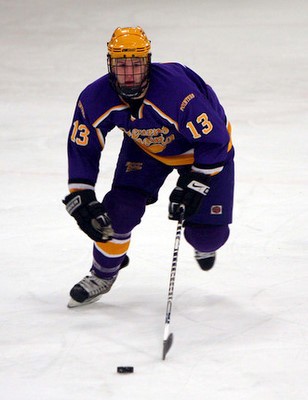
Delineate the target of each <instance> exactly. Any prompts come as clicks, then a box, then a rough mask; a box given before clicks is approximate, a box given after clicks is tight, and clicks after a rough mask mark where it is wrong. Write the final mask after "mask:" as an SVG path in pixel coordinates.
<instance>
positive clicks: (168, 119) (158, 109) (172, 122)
mask: <svg viewBox="0 0 308 400" xmlns="http://www.w3.org/2000/svg"><path fill="white" fill-rule="evenodd" d="M143 102H144V104H146V105H148V106H150V107H152V108H153V110H154V111H156V112H157V114H158V115H160V116H161V117H162V118H164V119H166V120H167V121H168V122H170V124H172V125H174V126H175V128H176V130H177V131H179V124H178V123H177V122H176V121H175V120H174V119H172V118H171V117H169V116H168V115H167V114H165V113H164V112H163V111H162V110H161V109H160V108H158V107H157V106H156V105H155V104H154V103H152V102H151V101H150V100H147V99H144V100H143Z"/></svg>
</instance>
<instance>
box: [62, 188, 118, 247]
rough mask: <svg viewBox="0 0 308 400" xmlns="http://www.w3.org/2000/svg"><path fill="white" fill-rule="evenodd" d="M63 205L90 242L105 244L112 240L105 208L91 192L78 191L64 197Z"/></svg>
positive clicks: (111, 231)
mask: <svg viewBox="0 0 308 400" xmlns="http://www.w3.org/2000/svg"><path fill="white" fill-rule="evenodd" d="M63 203H64V204H65V205H66V210H67V212H68V213H69V214H70V215H71V216H72V217H74V218H75V220H76V221H77V224H78V225H79V227H80V229H82V230H83V231H84V232H85V233H86V234H87V235H88V236H89V237H90V238H91V239H92V240H94V241H96V242H107V241H108V240H110V239H111V238H112V235H113V230H112V227H111V221H110V218H109V217H108V215H107V213H106V210H105V208H104V207H103V205H102V204H101V203H99V202H98V201H97V199H96V196H95V193H94V191H93V190H79V191H78V192H73V193H71V194H69V195H68V196H66V197H65V199H64V200H63Z"/></svg>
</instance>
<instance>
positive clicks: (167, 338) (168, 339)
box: [162, 205, 185, 360]
mask: <svg viewBox="0 0 308 400" xmlns="http://www.w3.org/2000/svg"><path fill="white" fill-rule="evenodd" d="M180 212H181V214H180V219H179V220H178V224H177V228H176V235H175V241H174V249H173V257H172V266H171V273H170V280H169V290H168V301H167V309H166V317H165V330H164V342H163V357H162V358H163V360H164V359H165V358H166V354H167V353H168V351H169V350H170V348H171V346H172V343H173V333H170V334H169V326H170V318H171V308H172V301H173V291H174V283H175V274H176V267H177V262H178V253H179V247H180V240H181V234H182V227H183V220H184V212H185V206H184V205H181V206H180Z"/></svg>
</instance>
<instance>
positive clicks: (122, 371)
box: [117, 367, 134, 374]
mask: <svg viewBox="0 0 308 400" xmlns="http://www.w3.org/2000/svg"><path fill="white" fill-rule="evenodd" d="M117 372H118V374H131V373H132V372H134V367H118V368H117Z"/></svg>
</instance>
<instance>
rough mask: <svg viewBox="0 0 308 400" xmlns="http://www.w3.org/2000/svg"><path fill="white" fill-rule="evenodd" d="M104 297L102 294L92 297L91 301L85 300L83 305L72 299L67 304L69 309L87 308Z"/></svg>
mask: <svg viewBox="0 0 308 400" xmlns="http://www.w3.org/2000/svg"><path fill="white" fill-rule="evenodd" d="M101 297H102V294H100V295H98V296H95V297H92V298H91V299H88V300H85V301H83V302H82V303H79V301H76V300H74V299H72V298H70V300H69V302H68V303H67V307H68V308H75V307H81V306H86V305H88V304H92V303H95V302H96V301H98V300H99V299H100V298H101Z"/></svg>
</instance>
